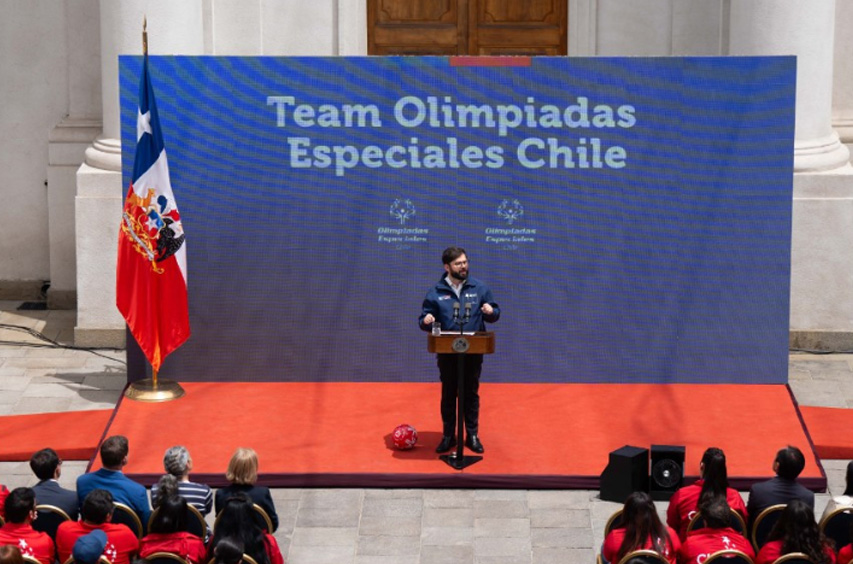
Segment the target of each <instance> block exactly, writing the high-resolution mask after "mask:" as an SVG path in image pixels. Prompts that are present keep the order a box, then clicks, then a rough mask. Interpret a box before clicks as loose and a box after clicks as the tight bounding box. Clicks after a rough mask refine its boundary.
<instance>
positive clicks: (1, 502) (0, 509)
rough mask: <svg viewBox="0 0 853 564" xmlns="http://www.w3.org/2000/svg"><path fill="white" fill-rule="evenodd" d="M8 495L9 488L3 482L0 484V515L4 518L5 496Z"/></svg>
mask: <svg viewBox="0 0 853 564" xmlns="http://www.w3.org/2000/svg"><path fill="white" fill-rule="evenodd" d="M8 495H9V490H8V489H7V488H6V486H4V485H3V484H0V517H2V518H3V520H4V521H5V520H6V508H5V505H6V497H7V496H8Z"/></svg>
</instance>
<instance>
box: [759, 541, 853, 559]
mask: <svg viewBox="0 0 853 564" xmlns="http://www.w3.org/2000/svg"><path fill="white" fill-rule="evenodd" d="M783 542H784V541H782V540H781V539H780V540H775V541H770V542H768V543H766V544H765V545H764V546H762V547H761V550H759V551H758V556H756V557H755V564H760V563H764V564H772V563H773V562H776V559H777V558H779V557H780V556H782V544H783ZM847 548H849V546H848V547H847ZM842 550H844V549H842ZM824 552H825V553H826V555H827V556H828V557H829V561H830V562H835V552H833V551H832V549H831V548H829V547H826V548H825V549H824ZM839 557H840V554H839Z"/></svg>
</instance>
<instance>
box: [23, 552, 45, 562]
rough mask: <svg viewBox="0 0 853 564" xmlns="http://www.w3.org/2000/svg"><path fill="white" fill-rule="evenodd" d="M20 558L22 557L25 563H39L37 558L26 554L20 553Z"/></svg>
mask: <svg viewBox="0 0 853 564" xmlns="http://www.w3.org/2000/svg"><path fill="white" fill-rule="evenodd" d="M21 558H23V559H24V562H26V564H41V562H40V561H39V559H38V558H36V557H35V556H27V555H26V554H22V555H21Z"/></svg>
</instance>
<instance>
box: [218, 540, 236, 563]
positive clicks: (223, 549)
mask: <svg viewBox="0 0 853 564" xmlns="http://www.w3.org/2000/svg"><path fill="white" fill-rule="evenodd" d="M242 560H243V543H242V542H240V541H239V540H237V539H230V538H227V537H225V538H221V539H219V542H217V543H216V549H214V551H213V564H240V562H241V561H242Z"/></svg>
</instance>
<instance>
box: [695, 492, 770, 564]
mask: <svg viewBox="0 0 853 564" xmlns="http://www.w3.org/2000/svg"><path fill="white" fill-rule="evenodd" d="M699 511H701V512H702V518H703V519H704V521H705V526H704V527H703V528H701V529H694V530H692V531H690V532H689V533H687V538H686V539H685V540H684V542H683V543H682V545H681V551H680V552H679V555H678V561H679V562H680V563H681V564H702V563H703V562H704V561H705V560H707V558H708V557H709V556H710V555H712V554H714V553H715V552H719V551H720V550H739V551H741V552H743V553H745V554H746V555H747V556H749V557H750V558H755V550H753V549H752V545H751V544H750V543H749V541H748V540H746V538H745V537H744V536H743V535H742V534H740V533H739V532H737V531H735V530H734V529H733V528H731V527H730V526H729V523H730V519H731V517H730V509H729V504H728V503H726V501H725V500H724V499H722V498H717V499H713V500H710V501H709V502H707V503H703V504H702V505H700V506H699Z"/></svg>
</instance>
